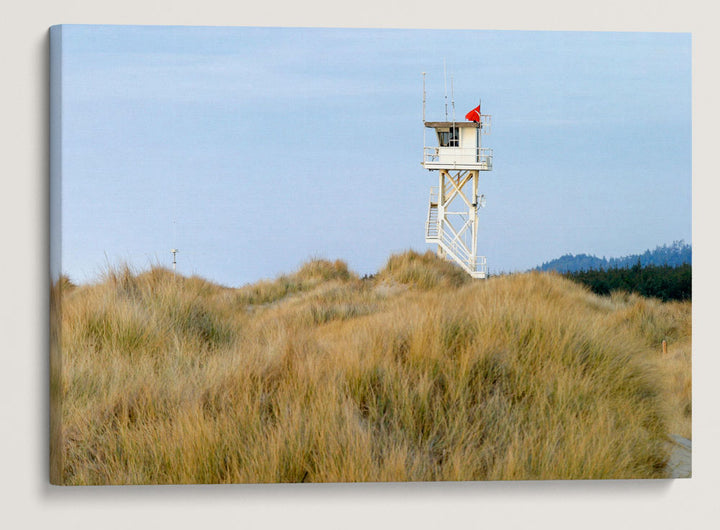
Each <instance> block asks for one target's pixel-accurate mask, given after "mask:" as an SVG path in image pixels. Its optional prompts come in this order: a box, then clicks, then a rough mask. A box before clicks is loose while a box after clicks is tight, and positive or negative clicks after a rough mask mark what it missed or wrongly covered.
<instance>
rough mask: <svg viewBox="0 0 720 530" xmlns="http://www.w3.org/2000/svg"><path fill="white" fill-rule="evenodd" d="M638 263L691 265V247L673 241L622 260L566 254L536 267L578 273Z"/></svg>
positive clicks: (630, 265)
mask: <svg viewBox="0 0 720 530" xmlns="http://www.w3.org/2000/svg"><path fill="white" fill-rule="evenodd" d="M638 261H639V262H640V265H641V266H643V267H646V266H648V265H654V266H658V267H660V266H669V267H679V266H680V265H683V264H689V265H691V264H692V247H691V246H690V245H688V244H686V243H685V241H682V240H681V241H674V242H673V243H672V244H671V245H663V246H661V247H656V248H655V250H646V251H645V252H643V253H642V254H633V255H630V256H625V257H622V258H610V259H607V258H604V257H602V258H598V257H597V256H591V255H588V254H577V255H572V254H566V255H564V256H561V257H559V258H557V259H554V260H552V261H548V262H545V263H543V264H542V265H540V266H539V267H536V268H535V270H539V271H558V272H578V271H589V270H600V269H615V268H625V267H633V266H635V265H637V264H638Z"/></svg>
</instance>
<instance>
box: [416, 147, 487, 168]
mask: <svg viewBox="0 0 720 530" xmlns="http://www.w3.org/2000/svg"><path fill="white" fill-rule="evenodd" d="M492 159H493V152H492V149H489V148H487V147H480V148H477V147H425V148H424V149H423V165H431V166H432V165H436V164H447V165H460V166H464V165H472V166H475V167H476V168H477V169H481V170H485V171H489V170H491V169H492Z"/></svg>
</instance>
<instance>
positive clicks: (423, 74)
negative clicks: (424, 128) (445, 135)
mask: <svg viewBox="0 0 720 530" xmlns="http://www.w3.org/2000/svg"><path fill="white" fill-rule="evenodd" d="M422 76H423V125H424V124H425V72H423V73H422Z"/></svg>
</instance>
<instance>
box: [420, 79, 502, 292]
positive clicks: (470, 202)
mask: <svg viewBox="0 0 720 530" xmlns="http://www.w3.org/2000/svg"><path fill="white" fill-rule="evenodd" d="M423 85H424V81H423ZM424 92H425V89H424V86H423V123H424V125H425V130H426V131H427V129H433V130H434V132H435V134H434V135H433V137H435V139H436V140H437V146H430V147H429V146H428V145H427V142H425V147H424V152H423V162H422V165H423V167H424V168H425V169H427V170H429V171H437V172H438V176H439V183H438V186H437V187H435V186H433V187H432V188H430V206H429V207H428V215H427V222H426V223H425V241H426V242H427V243H435V244H437V246H438V250H437V252H438V256H440V257H443V258H445V259H452V260H453V261H455V262H456V263H457V264H458V265H460V266H461V267H462V268H463V269H464V270H465V271H466V272H467V273H468V274H470V276H472V277H473V278H487V261H486V259H485V256H478V255H477V232H478V208H481V207H483V206H485V197H484V196H483V195H478V186H479V183H480V172H481V171H490V170H492V149H487V148H484V147H482V144H481V138H482V135H484V134H488V133H489V132H490V116H488V115H486V114H481V113H480V105H478V106H477V107H476V108H474V109H473V110H471V111H470V112H468V114H467V115H466V116H465V119H466V120H467V121H460V122H456V121H455V112H454V107H455V102H454V98H453V116H452V121H448V117H447V96H446V104H445V109H446V110H445V121H425V93H424Z"/></svg>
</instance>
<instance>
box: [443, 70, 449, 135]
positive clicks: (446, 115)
mask: <svg viewBox="0 0 720 530" xmlns="http://www.w3.org/2000/svg"><path fill="white" fill-rule="evenodd" d="M443 73H444V77H445V121H447V119H448V112H447V64H446V63H445V59H443Z"/></svg>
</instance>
